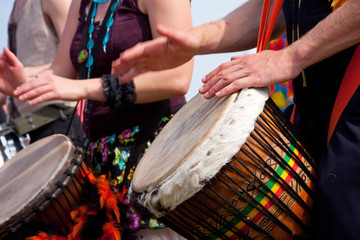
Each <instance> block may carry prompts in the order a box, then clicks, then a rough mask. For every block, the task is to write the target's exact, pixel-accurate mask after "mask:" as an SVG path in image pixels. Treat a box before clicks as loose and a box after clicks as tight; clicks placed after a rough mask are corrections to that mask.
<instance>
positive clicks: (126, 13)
mask: <svg viewBox="0 0 360 240" xmlns="http://www.w3.org/2000/svg"><path fill="white" fill-rule="evenodd" d="M120 2H121V3H120V5H119V6H118V7H117V9H116V10H115V13H114V24H113V25H112V26H111V28H110V32H109V34H110V37H109V42H108V43H107V50H106V53H104V51H103V50H102V49H101V50H100V53H99V55H98V58H97V61H96V62H95V65H94V66H95V67H94V71H93V74H92V76H91V77H92V78H95V77H101V75H103V74H108V73H110V72H111V62H112V61H114V60H115V59H117V58H118V57H119V55H120V53H121V52H123V51H124V50H126V49H128V48H130V47H132V46H134V45H135V44H136V43H138V42H143V41H146V40H150V39H152V34H151V29H150V23H149V19H148V16H147V15H145V14H143V13H142V12H140V10H139V9H138V6H137V1H136V0H124V1H120ZM89 3H90V0H82V1H81V6H80V18H79V25H78V28H77V30H76V33H75V36H74V39H73V42H72V45H71V49H70V57H71V61H72V64H73V65H74V67H75V69H77V70H79V63H78V62H77V59H78V55H79V53H80V51H81V50H82V48H81V41H82V35H83V29H84V28H85V25H86V24H85V23H86V18H87V15H86V7H87V6H88V5H89ZM95 26H96V30H95V33H94V39H96V34H97V31H98V30H99V28H100V27H99V23H96V24H95ZM101 41H102V39H101ZM84 81H86V80H84ZM177 100H179V99H178V98H177ZM184 102H185V98H184V97H181V98H180V103H184ZM152 105H153V104H152V103H149V104H136V105H135V106H134V108H133V109H131V110H129V109H120V110H114V109H110V108H109V107H106V106H104V103H103V102H98V101H92V100H89V101H88V104H87V110H86V111H85V114H84V132H85V134H86V136H87V138H89V139H90V140H95V139H98V138H100V137H104V136H107V135H110V134H113V133H114V132H119V131H122V130H124V129H126V128H130V127H132V126H136V125H139V123H141V121H143V120H144V118H145V114H144V112H146V111H147V110H149V109H150V108H152ZM169 108H170V106H169Z"/></svg>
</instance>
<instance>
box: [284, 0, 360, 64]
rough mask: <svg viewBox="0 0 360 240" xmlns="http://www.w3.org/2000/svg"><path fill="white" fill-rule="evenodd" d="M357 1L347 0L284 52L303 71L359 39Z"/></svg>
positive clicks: (358, 8)
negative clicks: (291, 57)
mask: <svg viewBox="0 0 360 240" xmlns="http://www.w3.org/2000/svg"><path fill="white" fill-rule="evenodd" d="M359 12H360V1H358V0H348V2H347V3H346V4H344V5H343V6H342V7H340V8H339V9H337V10H336V11H334V12H333V13H332V14H330V15H329V16H328V17H327V18H325V19H324V20H323V21H321V22H320V23H319V24H317V25H316V26H315V27H314V28H313V29H312V30H310V31H309V32H308V33H307V34H306V35H304V36H303V37H302V38H300V39H299V40H298V41H296V42H294V43H293V44H291V45H290V46H289V47H288V48H287V49H286V51H287V52H288V54H290V55H292V56H293V62H294V64H296V65H297V67H298V68H299V69H300V70H303V69H305V68H307V67H309V66H311V65H313V64H315V63H317V62H319V61H321V60H323V59H326V58H328V57H330V56H332V55H334V54H336V53H338V52H340V51H342V50H344V49H346V48H348V47H351V46H353V45H355V44H357V43H359V42H360V14H359Z"/></svg>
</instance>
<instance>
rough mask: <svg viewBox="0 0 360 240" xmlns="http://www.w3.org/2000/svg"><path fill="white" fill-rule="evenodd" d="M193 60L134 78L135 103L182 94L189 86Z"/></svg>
mask: <svg viewBox="0 0 360 240" xmlns="http://www.w3.org/2000/svg"><path fill="white" fill-rule="evenodd" d="M192 69H193V60H191V61H189V62H187V63H185V64H184V65H181V66H179V67H177V68H173V69H170V70H164V71H153V72H148V73H144V74H141V75H139V76H137V77H135V78H134V84H135V91H136V95H137V98H136V102H135V103H136V104H142V103H149V102H155V101H160V100H163V99H167V98H172V97H177V96H183V95H185V94H186V93H187V91H188V90H189V86H190V81H191V76H192Z"/></svg>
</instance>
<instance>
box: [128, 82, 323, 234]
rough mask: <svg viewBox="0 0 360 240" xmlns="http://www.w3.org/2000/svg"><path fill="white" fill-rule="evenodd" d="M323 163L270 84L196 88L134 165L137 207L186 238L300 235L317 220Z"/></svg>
mask: <svg viewBox="0 0 360 240" xmlns="http://www.w3.org/2000/svg"><path fill="white" fill-rule="evenodd" d="M316 179H317V166H316V165H315V162H314V160H313V159H312V158H311V157H310V156H309V154H308V153H307V152H306V151H305V149H304V148H303V146H302V145H301V143H300V142H299V136H297V135H296V132H295V131H294V129H293V126H292V125H291V124H290V123H289V122H288V121H287V120H285V118H284V117H283V115H282V112H281V111H280V110H279V109H278V108H277V106H276V105H275V104H274V102H273V101H272V100H271V99H270V98H269V95H268V89H267V88H259V89H255V88H250V89H243V90H241V91H240V92H238V93H234V94H232V95H231V96H228V97H226V98H223V99H216V98H213V99H211V100H205V99H204V98H203V96H201V95H199V94H198V95H197V96H195V97H194V98H193V99H191V100H190V101H189V102H188V103H187V104H186V105H185V106H184V107H183V108H182V109H181V110H180V111H179V112H178V113H177V114H176V115H175V116H174V117H173V118H172V120H171V121H170V122H169V123H168V124H167V125H166V126H165V128H164V129H163V130H162V132H161V133H160V134H159V135H158V136H157V138H156V139H155V141H154V142H153V143H152V145H151V147H150V148H149V149H148V150H147V152H146V153H145V155H144V156H143V158H142V159H141V161H140V163H139V165H138V167H137V168H136V170H135V172H134V176H133V181H132V186H131V189H130V198H131V202H132V204H133V206H134V207H135V208H137V209H138V210H139V211H140V212H143V213H144V214H146V213H150V214H151V215H153V216H155V217H158V218H162V219H161V220H162V221H163V222H164V223H165V224H166V225H167V226H169V227H170V228H172V229H173V230H175V231H177V232H178V233H179V234H181V235H183V236H184V237H186V238H188V239H282V240H285V239H295V238H297V237H301V236H304V235H306V234H307V233H308V231H309V228H310V225H311V224H312V207H313V205H314V195H315V182H316Z"/></svg>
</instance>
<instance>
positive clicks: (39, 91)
mask: <svg viewBox="0 0 360 240" xmlns="http://www.w3.org/2000/svg"><path fill="white" fill-rule="evenodd" d="M49 91H51V86H50V85H48V84H46V80H43V79H42V78H37V77H35V78H33V79H31V80H29V81H27V82H26V83H24V84H22V85H20V86H19V87H17V88H16V89H15V91H14V95H15V96H17V97H18V98H19V99H20V100H21V101H25V100H29V99H35V98H36V97H39V96H41V95H43V94H44V93H47V92H49Z"/></svg>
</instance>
